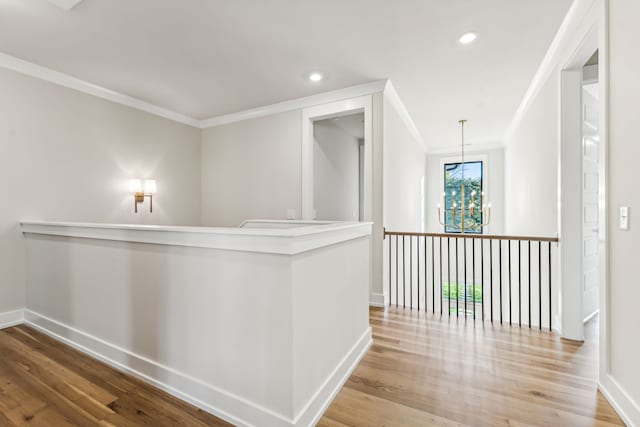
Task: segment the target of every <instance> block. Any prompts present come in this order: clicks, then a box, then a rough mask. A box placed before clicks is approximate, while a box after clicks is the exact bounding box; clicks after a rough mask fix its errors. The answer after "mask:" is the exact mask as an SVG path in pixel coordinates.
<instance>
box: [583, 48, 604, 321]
mask: <svg viewBox="0 0 640 427" xmlns="http://www.w3.org/2000/svg"><path fill="white" fill-rule="evenodd" d="M599 97H600V93H599V79H598V51H596V52H595V53H594V54H593V55H592V56H591V58H590V59H589V60H588V61H587V62H586V64H585V65H584V67H583V68H582V241H583V245H582V246H583V247H582V269H583V274H582V285H583V292H584V295H583V298H582V317H583V322H584V323H585V324H586V323H587V322H588V321H590V320H591V319H593V318H594V317H595V316H596V315H597V314H598V311H599V304H598V300H599V298H598V294H599V265H598V264H599V262H598V261H599V248H598V233H599V177H598V174H599V169H600V163H599V158H600V156H599V142H600V135H599V117H600V113H599V103H598V101H599Z"/></svg>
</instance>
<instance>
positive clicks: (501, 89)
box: [0, 0, 571, 148]
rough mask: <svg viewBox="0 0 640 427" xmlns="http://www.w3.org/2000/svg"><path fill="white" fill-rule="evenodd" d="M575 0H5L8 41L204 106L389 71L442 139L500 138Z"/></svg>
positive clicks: (226, 105) (212, 111) (249, 101)
mask: <svg viewBox="0 0 640 427" xmlns="http://www.w3.org/2000/svg"><path fill="white" fill-rule="evenodd" d="M570 3H571V0H536V1H528V0H483V1H477V0H453V1H452V0H450V1H442V0H395V1H389V0H348V1H347V0H322V1H310V0H269V1H256V0H233V1H229V0H183V1H176V0H135V1H132V0H108V1H100V0H85V1H83V2H82V3H80V4H79V5H78V6H76V7H75V8H74V9H72V10H71V11H64V10H63V9H61V8H59V7H56V6H54V5H53V4H52V3H50V2H48V1H46V0H0V52H4V53H7V54H9V55H12V56H16V57H18V58H21V59H24V60H27V61H30V62H33V63H36V64H39V65H42V66H45V67H49V68H51V69H54V70H56V71H60V72H63V73H67V74H70V75H72V76H74V77H77V78H80V79H82V80H86V81H88V82H90V83H93V84H97V85H100V86H103V87H106V88H108V89H111V90H114V91H117V92H121V93H124V94H126V95H129V96H133V97H136V98H139V99H141V100H143V101H146V102H149V103H152V104H155V105H158V106H160V107H164V108H167V109H170V110H173V111H176V112H179V113H182V114H186V115H188V116H191V117H194V118H196V119H206V118H210V117H213V116H218V115H222V114H226V113H232V112H236V111H241V110H245V109H249V108H253V107H259V106H264V105H268V104H272V103H275V102H280V101H284V100H289V99H294V98H299V97H303V96H308V95H312V94H316V93H321V92H325V91H328V90H333V89H339V88H343V87H347V86H351V85H356V84H361V83H365V82H370V81H374V80H379V79H386V78H388V79H390V80H391V81H392V82H393V84H394V86H395V88H396V90H397V92H398V94H399V95H400V98H401V99H402V100H403V102H404V104H405V106H406V108H407V110H408V111H409V114H410V115H411V116H412V118H413V120H414V121H415V123H416V125H417V127H418V129H419V131H420V132H421V134H422V136H423V138H424V140H425V142H426V143H427V145H428V146H429V147H430V148H438V147H442V146H447V145H451V144H458V143H459V141H458V133H459V132H458V128H457V121H458V119H459V118H466V119H468V120H469V122H468V127H467V136H468V138H467V139H468V142H469V143H472V144H484V143H496V142H500V140H501V137H502V134H503V133H504V131H505V130H506V128H507V126H508V124H509V122H510V120H511V118H512V116H513V114H514V113H515V111H516V108H517V107H518V104H519V103H520V101H521V99H522V97H523V95H524V93H525V91H526V89H527V87H528V85H529V82H530V81H531V79H532V77H533V75H534V73H535V71H536V69H537V67H538V65H539V64H540V61H541V60H542V58H543V56H544V54H545V52H546V50H547V48H548V47H549V44H550V43H551V40H552V39H553V36H554V35H555V33H556V31H557V29H558V27H559V26H560V23H561V21H562V19H563V17H564V15H565V14H566V12H567V10H568V8H569V5H570ZM467 31H474V32H477V33H478V35H479V37H478V39H477V40H476V41H475V42H473V43H472V44H471V45H468V46H462V45H460V44H459V43H458V41H457V39H458V37H459V36H460V35H461V34H462V33H465V32H467ZM312 71H319V72H322V73H324V74H325V76H326V78H325V79H324V80H323V81H322V82H320V83H317V84H314V83H311V82H310V81H309V80H308V78H307V76H308V74H309V73H310V72H312Z"/></svg>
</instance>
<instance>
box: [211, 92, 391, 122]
mask: <svg viewBox="0 0 640 427" xmlns="http://www.w3.org/2000/svg"><path fill="white" fill-rule="evenodd" d="M386 84H387V80H376V81H374V82H370V83H364V84H361V85H356V86H350V87H346V88H343V89H338V90H333V91H330V92H324V93H319V94H317V95H311V96H306V97H303V98H297V99H292V100H289V101H283V102H278V103H276V104H271V105H265V106H262V107H257V108H252V109H249V110H244V111H238V112H236V113H230V114H224V115H222V116H217V117H211V118H209V119H204V120H202V121H200V123H199V127H200V128H202V129H207V128H211V127H215V126H220V125H226V124H229V123H234V122H240V121H242V120H248V119H255V118H258V117H264V116H269V115H272V114H278V113H284V112H286V111H293V110H302V109H304V108H309V107H314V106H317V105H322V104H327V103H331V102H336V101H341V100H345V99H350V98H357V97H361V96H365V95H372V94H374V93H378V92H382V91H383V90H384V88H385V85H386Z"/></svg>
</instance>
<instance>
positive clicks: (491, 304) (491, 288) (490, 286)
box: [489, 240, 493, 323]
mask: <svg viewBox="0 0 640 427" xmlns="http://www.w3.org/2000/svg"><path fill="white" fill-rule="evenodd" d="M489 293H490V295H491V300H490V301H489V310H490V311H491V323H493V240H489Z"/></svg>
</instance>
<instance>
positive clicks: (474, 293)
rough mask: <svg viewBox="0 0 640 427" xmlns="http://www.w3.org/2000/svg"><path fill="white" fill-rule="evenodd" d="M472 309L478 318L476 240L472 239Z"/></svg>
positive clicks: (474, 317)
mask: <svg viewBox="0 0 640 427" xmlns="http://www.w3.org/2000/svg"><path fill="white" fill-rule="evenodd" d="M471 310H473V320H476V241H475V239H471Z"/></svg>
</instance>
